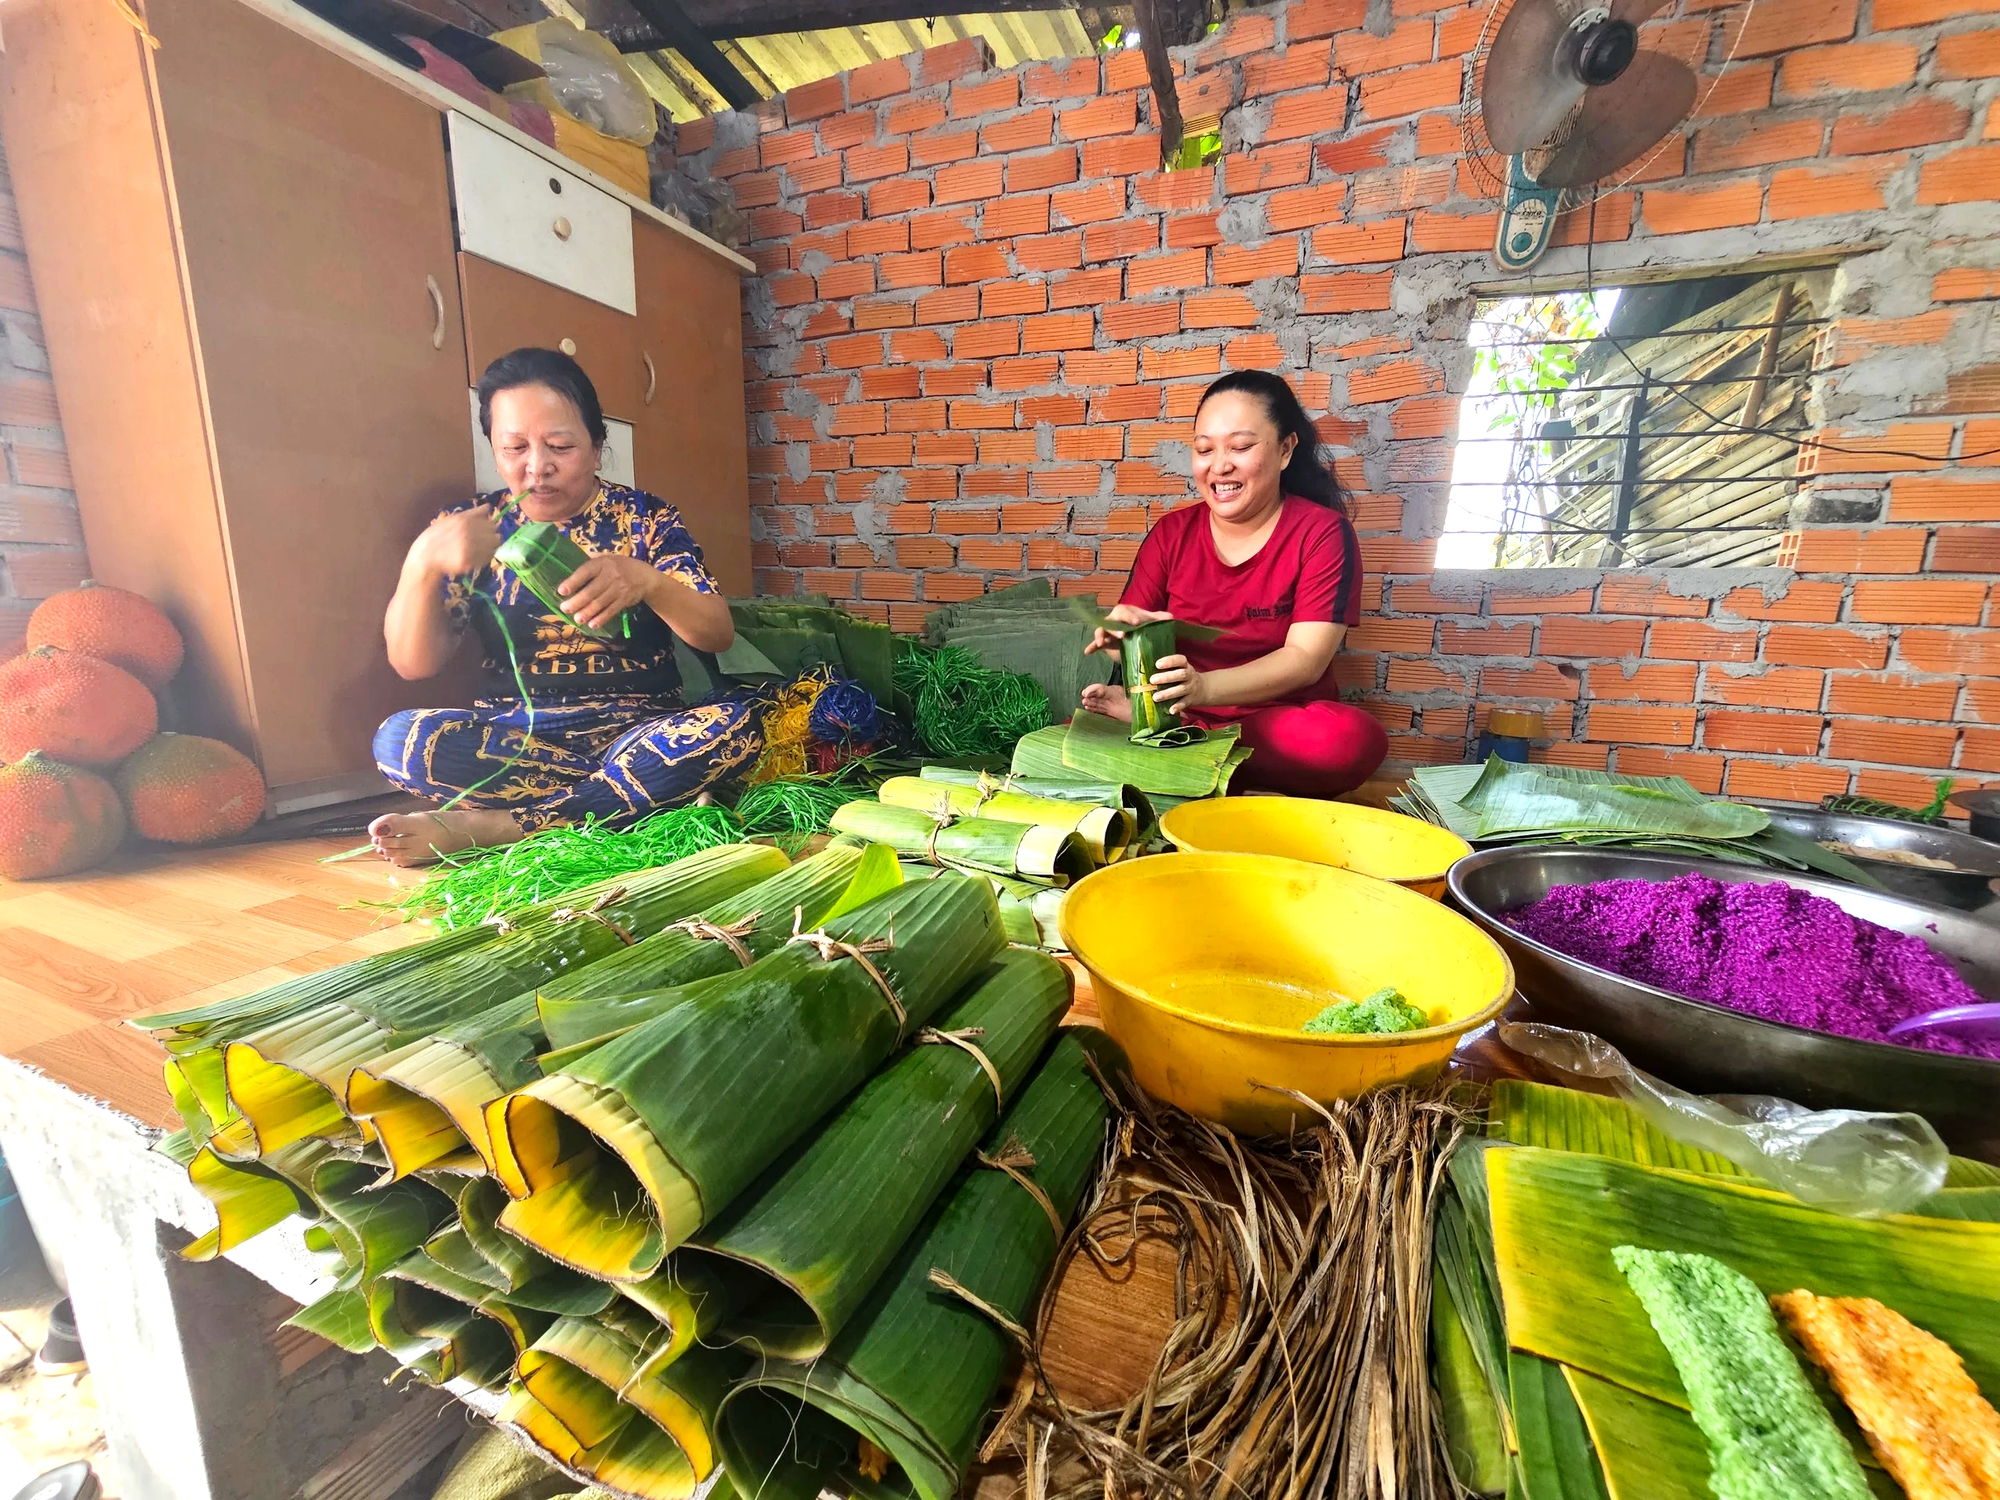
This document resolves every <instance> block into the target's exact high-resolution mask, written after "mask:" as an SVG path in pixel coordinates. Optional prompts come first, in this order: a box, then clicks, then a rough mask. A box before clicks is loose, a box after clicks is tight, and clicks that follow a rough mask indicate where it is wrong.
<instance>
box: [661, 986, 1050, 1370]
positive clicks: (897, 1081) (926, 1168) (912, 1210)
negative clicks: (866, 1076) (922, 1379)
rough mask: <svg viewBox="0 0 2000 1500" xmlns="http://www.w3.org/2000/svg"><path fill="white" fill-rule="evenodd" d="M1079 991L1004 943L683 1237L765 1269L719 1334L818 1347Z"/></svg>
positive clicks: (779, 1349)
mask: <svg viewBox="0 0 2000 1500" xmlns="http://www.w3.org/2000/svg"><path fill="white" fill-rule="evenodd" d="M1073 988H1074V985H1073V982H1072V981H1071V979H1070V976H1069V971H1068V970H1067V969H1065V968H1064V967H1063V966H1062V965H1061V964H1059V963H1057V962H1056V961H1055V960H1054V959H1052V958H1050V957H1048V956H1047V955H1046V954H1042V953H1036V952H1033V951H1031V950H1028V949H1020V948H1016V949H1012V950H1010V951H1008V952H1006V953H1004V954H1002V955H1001V956H1000V957H999V958H998V959H996V960H995V961H994V963H993V964H992V965H991V967H990V968H989V969H988V970H987V971H986V972H985V973H983V974H981V975H978V976H977V977H975V979H974V980H973V982H972V984H971V985H970V986H969V987H968V990H967V991H966V993H964V994H963V995H961V996H960V997H959V998H958V999H957V1000H956V1001H955V1002H953V1004H952V1005H950V1006H949V1007H948V1008H947V1009H946V1010H945V1011H944V1012H943V1014H942V1016H941V1017H940V1019H939V1021H938V1023H937V1027H936V1029H935V1030H931V1031H925V1032H920V1033H919V1034H918V1041H919V1042H920V1043H924V1042H928V1043H930V1044H931V1045H918V1046H914V1047H911V1048H909V1049H908V1050H906V1051H905V1052H904V1053H903V1055H902V1056H901V1057H899V1058H897V1059H896V1060H895V1061H894V1062H893V1063H891V1064H890V1065H889V1066H888V1067H886V1068H884V1069H883V1070H882V1071H881V1072H880V1073H877V1074H876V1075H875V1076H874V1077H873V1078H871V1079H870V1080H869V1081H868V1082H867V1083H866V1084H864V1085H863V1086H862V1087H861V1088H860V1089H859V1090H858V1091H857V1092H856V1093H855V1094H854V1095H853V1096H852V1097H851V1098H850V1099H849V1100H848V1101H847V1102H846V1104H844V1105H843V1106H842V1107H841V1109H840V1110H839V1112H838V1113H836V1114H834V1115H832V1116H831V1117H829V1118H828V1119H827V1121H826V1122H825V1124H823V1125H822V1126H821V1127H820V1128H819V1129H818V1130H817V1131H816V1132H814V1133H813V1134H812V1135H810V1136H808V1137H807V1138H806V1139H805V1140H804V1141H802V1142H801V1143H800V1144H799V1145H798V1146H796V1147H794V1148H793V1149H792V1151H791V1152H790V1153H789V1154H788V1155H787V1156H786V1157H784V1158H783V1159H781V1160H780V1161H779V1162H778V1164H777V1165H775V1166H774V1167H772V1168H771V1170H770V1171H769V1172H767V1173H765V1175H764V1177H763V1178H762V1179H761V1180H760V1181H759V1182H758V1183H757V1184H755V1185H754V1186H752V1187H751V1188H750V1189H748V1190H747V1191H745V1192H744V1193H743V1194H742V1195H741V1196H740V1197H738V1198H737V1199H736V1201H735V1202H733V1203H731V1204H730V1205H729V1207H728V1208H727V1209H725V1210H724V1211H723V1214H722V1216H721V1218H719V1219H718V1220H716V1221H715V1222H714V1223H712V1224H710V1225H708V1226H707V1227H706V1228H704V1229H703V1230H702V1232H701V1233H700V1234H699V1235H697V1236H696V1237H695V1239H694V1240H693V1241H692V1245H693V1246H697V1247H699V1248H700V1249H702V1250H706V1251H710V1252H714V1253H716V1254H719V1255H724V1256H729V1257H731V1258H733V1259H735V1260H738V1261H741V1262H744V1263H745V1264H747V1265H750V1266H754V1267H756V1268H757V1269H758V1270H759V1271H761V1272H762V1273H763V1277H764V1283H763V1291H764V1294H763V1296H762V1297H760V1298H759V1299H757V1300H755V1301H753V1302H752V1303H751V1304H750V1305H749V1306H747V1307H745V1308H744V1309H743V1310H742V1311H741V1312H739V1313H738V1314H737V1315H736V1316H735V1317H733V1318H731V1319H730V1320H729V1321H728V1322H727V1323H726V1324H725V1326H724V1333H725V1334H726V1335H728V1336H730V1337H733V1338H735V1339H737V1340H738V1341H740V1342H743V1343H746V1344H748V1345H749V1346H750V1347H752V1348H753V1349H755V1350H756V1351H757V1352H758V1353H759V1354H762V1355H764V1356H766V1357H770V1358H778V1359H791V1360H807V1359H812V1358H813V1357H815V1356H816V1355H818V1354H820V1353H823V1352H824V1351H825V1349H826V1346H827V1344H828V1343H829V1341H830V1340H831V1339H832V1337H833V1336H834V1335H835V1334H836V1333H838V1332H839V1331H840V1328H841V1326H842V1325H843V1324H844V1323H845V1322H846V1321H847V1319H848V1317H849V1316H850V1315H851V1314H852V1313H853V1311H854V1309H855V1308H856V1307H857V1306H859V1305H860V1303H861V1302H862V1300H863V1299H864V1298H865V1297H866V1296H867V1294H868V1291H869V1289H870V1288H871V1287H872V1286H873V1285H874V1284H875V1282H876V1280H877V1279H878V1278H879V1277H880V1276H881V1274H882V1272H883V1271H884V1269H886V1268H887V1266H888V1264H889V1263H890V1261H892V1260H893V1259H894V1258H895V1255H896V1252H897V1251H898V1250H899V1249H901V1248H902V1245H903V1243H904V1241H905V1240H907V1239H908V1238H909V1236H910V1233H911V1232H912V1231H913V1230H914V1229H915V1228H916V1226H917V1224H918V1222H919V1221H921V1220H922V1218H923V1217H924V1215H925V1213H926V1212H928V1211H929V1209H930V1206H931V1204H932V1203H933V1202H935V1201H936V1199H937V1196H938V1195H939V1194H940V1193H941V1192H943V1191H944V1189H945V1187H946V1186H947V1185H948V1184H949V1183H950V1181H951V1179H952V1176H953V1174H954V1173H955V1172H956V1171H957V1170H958V1168H959V1165H960V1164H961V1163H962V1162H963V1161H964V1160H965V1158H966V1155H967V1153H968V1152H970V1151H971V1150H972V1148H973V1147H974V1146H975V1145H976V1144H978V1141H979V1139H980V1137H981V1136H982V1135H984V1134H985V1133H986V1131H987V1130H988V1129H990V1128H991V1126H992V1124H993V1122H994V1121H995V1120H996V1119H997V1118H998V1117H999V1115H1000V1113H1001V1110H1002V1108H1003V1101H1011V1100H1012V1099H1013V1097H1014V1096H1015V1095H1016V1094H1017V1093H1018V1091H1019V1089H1020V1086H1021V1084H1022V1082H1023V1080H1024V1079H1025V1078H1026V1076H1027V1074H1028V1072H1029V1071H1030V1070H1031V1069H1032V1068H1033V1067H1034V1065H1035V1063H1036V1061H1037V1060H1038V1059H1039V1058H1040V1057H1041V1055H1042V1053H1043V1051H1044V1050H1045V1049H1046V1047H1047V1044H1048V1041H1049V1038H1050V1037H1052V1036H1053V1035H1054V1034H1055V1030H1056V1025H1057V1023H1058V1022H1059V1021H1061V1019H1062V1016H1063V1012H1064V1011H1066V1010H1068V1009H1069V1004H1070V996H1071V992H1072V990H1073Z"/></svg>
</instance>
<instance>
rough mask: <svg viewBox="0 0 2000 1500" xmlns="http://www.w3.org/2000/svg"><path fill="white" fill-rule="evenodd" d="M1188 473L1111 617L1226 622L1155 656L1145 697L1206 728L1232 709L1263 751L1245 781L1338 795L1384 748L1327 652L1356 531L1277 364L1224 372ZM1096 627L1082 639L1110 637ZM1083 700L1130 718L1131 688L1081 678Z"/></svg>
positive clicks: (1204, 405) (1355, 602)
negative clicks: (1214, 633)
mask: <svg viewBox="0 0 2000 1500" xmlns="http://www.w3.org/2000/svg"><path fill="white" fill-rule="evenodd" d="M1194 486H1195V489H1196V491H1197V492H1198V493H1199V494H1200V496H1201V498H1202V500H1203V502H1204V503H1203V504H1201V505H1187V506H1182V507H1181V508H1180V509H1178V510H1175V511H1172V512H1170V513H1168V515H1166V516H1165V517H1164V518H1163V519H1162V520H1161V521H1160V523H1159V525H1157V526H1155V527H1154V528H1153V529H1152V531H1151V532H1150V533H1148V534H1147V537H1146V540H1145V541H1144V542H1143V543H1142V544H1141V545H1140V547H1139V555H1138V557H1137V558H1136V559H1135V560H1134V561H1133V564H1132V577H1131V579H1130V580H1129V581H1128V582H1127V583H1126V585H1125V592H1124V594H1123V595H1121V596H1120V598H1119V601H1118V604H1117V606H1116V607H1115V608H1114V609H1113V610H1112V611H1111V616H1112V618H1113V619H1115V620H1120V621H1123V622H1124V623H1126V624H1128V625H1143V624H1145V623H1147V622H1148V621H1151V620H1164V619H1167V618H1170V617H1171V618H1173V619H1176V620H1185V621H1188V622H1190V623H1192V624H1199V625H1214V626H1218V627H1220V628H1221V629H1223V630H1226V631H1227V632H1229V633H1228V634H1227V635H1224V636H1222V637H1221V638H1220V639H1219V640H1215V641H1210V642H1194V641H1190V642H1188V644H1187V647H1186V650H1185V653H1184V654H1182V655H1177V656H1168V657H1163V658H1162V659H1161V661H1160V667H1159V670H1158V671H1156V672H1155V673H1154V674H1153V686H1154V699H1155V701H1157V702H1159V703H1161V704H1164V705H1166V706H1167V707H1168V708H1169V709H1171V710H1172V711H1173V712H1174V713H1177V714H1179V715H1181V717H1182V719H1183V720H1184V721H1185V722H1187V723H1189V724H1199V725H1201V726H1203V727H1204V728H1209V727H1213V726H1216V725H1221V724H1240V725H1241V726H1242V729H1243V743H1244V744H1245V745H1248V746H1249V747H1250V748H1251V749H1252V750H1254V751H1255V752H1256V753H1255V754H1254V755H1252V756H1251V757H1250V759H1249V760H1248V761H1247V762H1246V763H1245V764H1244V766H1243V769H1242V771H1241V772H1240V773H1238V775H1237V778H1236V784H1237V785H1238V786H1250V787H1259V788H1263V789H1265V790H1269V791H1276V792H1289V793H1291V794H1292V795H1294V796H1303V797H1332V796H1336V795H1338V794H1339V793H1341V792H1345V791H1351V790H1352V789H1353V788H1355V787H1357V786H1359V785H1361V783H1362V782H1364V781H1366V780H1367V779H1368V778H1369V776H1371V775H1372V774H1374V771H1375V768H1376V767H1377V766H1379V765H1381V764H1382V759H1383V757H1384V756H1385V755H1387V754H1388V752H1389V741H1388V737H1387V736H1386V735H1384V734H1383V732H1382V726H1381V725H1380V724H1378V723H1376V722H1375V720H1374V718H1373V717H1371V716H1370V715H1369V714H1366V713H1364V712H1362V710H1360V709H1358V708H1354V707H1352V706H1350V705H1348V704H1345V703H1342V702H1341V701H1340V689H1339V686H1338V685H1337V684H1336V683H1335V681H1334V676H1333V658H1334V653H1335V652H1337V651H1339V650H1340V642H1341V638H1342V637H1343V636H1345V635H1346V634H1347V631H1348V627H1350V626H1352V625H1356V624H1358V623H1360V620H1361V546H1360V543H1359V542H1357V541H1356V540H1355V536H1354V527H1353V524H1352V523H1351V522H1349V520H1348V519H1347V510H1346V504H1345V499H1344V497H1343V496H1342V494H1341V490H1340V484H1339V481H1338V480H1336V479H1335V478H1334V477H1333V475H1332V474H1331V473H1330V472H1328V470H1327V468H1326V466H1325V465H1324V464H1323V463H1321V462H1320V458H1319V434H1318V433H1317V432H1315V431H1314V429H1313V425H1312V422H1311V420H1310V419H1309V418H1308V417H1307V416H1306V413H1305V408H1304V407H1302V406H1300V405H1299V398H1298V397H1297V396H1296V395H1294V394H1293V392H1292V388H1291V387H1290V386H1289V385H1287V384H1286V383H1285V382H1284V380H1282V379H1281V378H1279V377H1278V376H1276V375H1271V374H1267V373H1265V372H1263V371H1261V370H1246V371H1242V372H1240V373H1237V374H1232V375H1225V376H1223V377H1222V378H1221V379H1220V380H1218V381H1216V382H1215V383H1214V384H1213V385H1211V386H1210V387H1209V388H1208V389H1207V391H1205V392H1204V393H1203V394H1202V398H1201V405H1200V406H1199V407H1198V408H1196V411H1195V430H1194ZM1116 635H1117V632H1114V631H1104V630H1100V631H1099V632H1098V633H1097V638H1096V639H1095V640H1094V641H1093V642H1092V643H1091V644H1090V645H1089V646H1088V647H1087V648H1086V650H1089V651H1104V650H1109V649H1112V648H1113V647H1114V644H1115V637H1116ZM1083 706H1084V707H1085V708H1088V709H1091V710H1093V711H1095V712H1097V713H1101V714H1109V715H1111V716H1112V717H1113V718H1117V719H1125V720H1130V719H1131V717H1132V705H1131V703H1130V702H1129V701H1128V700H1127V698H1126V696H1125V689H1124V688H1123V687H1121V686H1118V685H1116V684H1109V683H1107V684H1102V685H1094V686H1091V687H1087V688H1085V689H1084V690H1083Z"/></svg>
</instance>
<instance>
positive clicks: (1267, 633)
mask: <svg viewBox="0 0 2000 1500" xmlns="http://www.w3.org/2000/svg"><path fill="white" fill-rule="evenodd" d="M1118 602H1119V603H1120V604H1131V605H1136V606H1137V607H1138V608H1140V609H1163V610H1167V611H1168V612H1170V613H1171V614H1172V615H1173V616H1174V618H1175V619H1177V620H1186V621H1189V622H1191V623H1193V624H1197V625H1214V626H1216V627H1217V628H1219V629H1222V630H1226V631H1228V632H1229V634H1227V635H1225V636H1223V637H1222V638H1221V639H1219V640H1214V641H1207V642H1203V641H1189V642H1188V643H1187V644H1186V645H1185V646H1184V647H1183V648H1182V654H1183V655H1185V656H1186V657H1187V659H1188V660H1189V661H1190V662H1191V663H1193V665H1194V667H1195V669H1196V670H1197V671H1202V672H1214V671H1217V670H1220V669H1222V668H1225V667H1240V666H1242V665H1243V664H1244V663H1245V662H1251V661H1255V660H1256V659H1257V658H1258V657H1260V656H1268V655H1270V654H1271V653H1272V652H1273V651H1275V650H1277V649H1278V648H1279V647H1280V646H1282V645H1284V644H1285V635H1286V632H1287V631H1289V630H1290V629H1291V628H1292V626H1293V625H1294V624H1295V623H1298V622H1300V621H1304V622H1307V623H1313V622H1321V623H1325V624H1329V625H1347V626H1354V625H1358V624H1360V623H1361V543H1360V542H1359V540H1357V539H1356V537H1355V535H1354V526H1353V524H1352V523H1351V522H1350V521H1349V520H1348V519H1347V517H1345V516H1343V515H1342V514H1341V513H1340V512H1339V511H1337V510H1332V509H1330V508H1328V507H1327V506H1324V505H1315V504H1314V503H1313V502H1312V501H1310V500H1302V499H1300V498H1299V497H1298V496H1297V495H1287V496H1285V498H1284V501H1283V510H1282V512H1281V513H1280V515H1279V517H1278V525H1277V529H1276V530H1274V531H1273V532H1272V533H1271V535H1270V537H1269V538H1268V539H1267V540H1266V541H1265V543H1264V545H1263V546H1262V547H1261V548H1259V549H1258V552H1257V555H1256V556H1255V557H1252V558H1250V559H1249V560H1248V561H1246V562H1241V563H1237V564H1235V565H1234V566H1232V565H1230V564H1229V563H1226V562H1224V561H1223V560H1222V557H1221V555H1220V554H1219V553H1217V552H1216V550H1215V538H1214V536H1213V534H1212V533H1211V532H1210V531H1209V525H1208V507H1207V506H1206V505H1203V504H1199V503H1197V504H1194V505H1184V506H1182V507H1181V508H1180V509H1179V510H1174V511H1169V512H1168V513H1167V515H1166V516H1164V517H1163V518H1162V519H1161V521H1160V523H1159V524H1158V525H1157V526H1155V527H1154V528H1153V529H1152V530H1151V531H1150V532H1148V533H1147V535H1146V540H1145V541H1144V542H1142V543H1140V545H1139V555H1138V557H1136V558H1135V559H1133V562H1132V576H1131V578H1130V579H1129V580H1128V581H1127V582H1126V584H1125V592H1124V593H1123V594H1121V595H1119V598H1118ZM1339 696H1340V689H1339V688H1338V686H1336V684H1335V682H1334V678H1333V668H1332V667H1331V666H1329V667H1328V668H1327V670H1326V675H1325V676H1324V677H1322V678H1321V679H1320V680H1319V681H1318V682H1316V683H1314V684H1313V685H1312V686H1310V687H1306V688H1301V689H1299V690H1298V691H1297V692H1295V693H1292V694H1290V695H1288V696H1287V697H1284V698H1280V699H1277V700H1274V701H1276V702H1280V703H1310V702H1313V701H1315V700H1318V699H1325V698H1338V697H1339ZM1255 706H1256V707H1264V706H1265V705H1262V704H1258V705H1255ZM1250 711H1251V710H1250V709H1243V710H1241V711H1238V710H1236V709H1232V708H1225V707H1220V706H1211V707H1209V708H1207V709H1200V710H1196V711H1195V714H1194V715H1193V717H1195V718H1198V719H1204V720H1221V721H1227V720H1232V719H1238V718H1241V717H1242V716H1243V714H1245V713H1248V712H1250Z"/></svg>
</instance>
